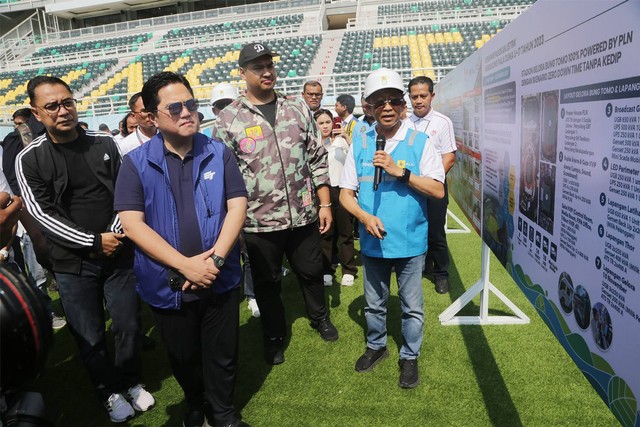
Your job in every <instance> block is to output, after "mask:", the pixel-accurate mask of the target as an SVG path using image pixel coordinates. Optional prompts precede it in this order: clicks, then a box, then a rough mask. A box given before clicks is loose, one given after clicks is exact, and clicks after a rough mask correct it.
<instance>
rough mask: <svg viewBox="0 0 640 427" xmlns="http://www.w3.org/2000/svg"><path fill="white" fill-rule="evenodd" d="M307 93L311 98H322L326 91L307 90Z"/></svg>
mask: <svg viewBox="0 0 640 427" xmlns="http://www.w3.org/2000/svg"><path fill="white" fill-rule="evenodd" d="M305 95H307V96H308V97H309V98H322V95H324V93H322V92H320V93H311V92H305Z"/></svg>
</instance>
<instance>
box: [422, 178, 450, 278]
mask: <svg viewBox="0 0 640 427" xmlns="http://www.w3.org/2000/svg"><path fill="white" fill-rule="evenodd" d="M448 205H449V192H448V190H447V184H446V183H445V185H444V198H442V199H440V200H437V199H432V198H430V199H429V203H428V207H427V213H428V216H429V240H428V243H429V248H428V250H427V258H426V264H427V265H429V264H430V263H433V275H434V277H449V248H448V246H447V233H446V230H445V222H446V220H447V206H448Z"/></svg>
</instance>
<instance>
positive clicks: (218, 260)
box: [211, 254, 224, 268]
mask: <svg viewBox="0 0 640 427" xmlns="http://www.w3.org/2000/svg"><path fill="white" fill-rule="evenodd" d="M211 259H212V260H213V265H215V266H216V268H222V266H223V265H224V258H222V257H221V256H218V255H216V254H213V255H211Z"/></svg>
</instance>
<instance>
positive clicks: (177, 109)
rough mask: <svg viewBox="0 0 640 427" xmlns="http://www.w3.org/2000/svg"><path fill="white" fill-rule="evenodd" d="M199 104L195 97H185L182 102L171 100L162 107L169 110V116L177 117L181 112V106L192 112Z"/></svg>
mask: <svg viewBox="0 0 640 427" xmlns="http://www.w3.org/2000/svg"><path fill="white" fill-rule="evenodd" d="M199 106H200V103H199V102H198V100H197V99H195V98H191V99H187V100H186V101H184V102H181V101H178V102H172V103H171V104H167V106H166V107H164V109H165V110H167V111H169V115H170V116H171V117H177V116H179V115H180V113H182V108H184V107H187V111H188V112H190V113H194V112H196V111H198V107H199Z"/></svg>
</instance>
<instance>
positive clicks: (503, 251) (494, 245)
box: [482, 193, 509, 265]
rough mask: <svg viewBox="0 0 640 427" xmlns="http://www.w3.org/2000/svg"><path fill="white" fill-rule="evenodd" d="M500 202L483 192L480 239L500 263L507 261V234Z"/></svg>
mask: <svg viewBox="0 0 640 427" xmlns="http://www.w3.org/2000/svg"><path fill="white" fill-rule="evenodd" d="M501 206H502V204H501V203H500V201H498V198H497V197H494V196H493V195H489V194H488V193H485V194H484V200H483V214H482V217H483V220H484V224H482V225H483V227H482V240H483V241H484V242H485V243H486V244H487V245H488V246H489V248H490V249H491V251H492V252H493V253H494V254H495V255H496V257H497V258H498V261H500V263H501V264H502V265H506V263H507V259H508V257H507V255H508V250H509V234H508V228H507V222H506V220H505V218H504V216H503V215H502V211H503V210H502V208H501Z"/></svg>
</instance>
